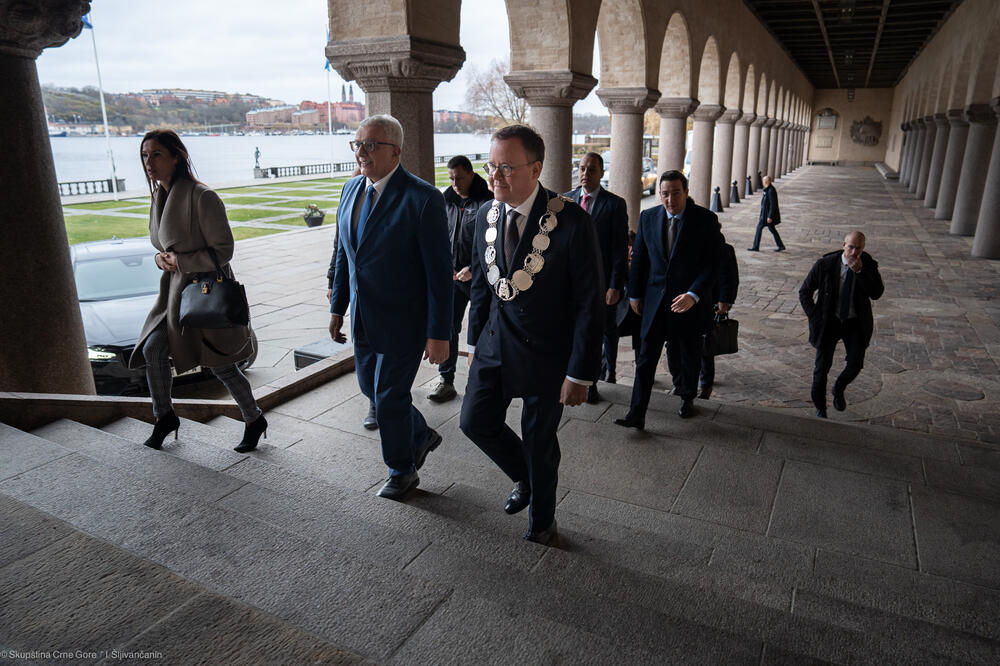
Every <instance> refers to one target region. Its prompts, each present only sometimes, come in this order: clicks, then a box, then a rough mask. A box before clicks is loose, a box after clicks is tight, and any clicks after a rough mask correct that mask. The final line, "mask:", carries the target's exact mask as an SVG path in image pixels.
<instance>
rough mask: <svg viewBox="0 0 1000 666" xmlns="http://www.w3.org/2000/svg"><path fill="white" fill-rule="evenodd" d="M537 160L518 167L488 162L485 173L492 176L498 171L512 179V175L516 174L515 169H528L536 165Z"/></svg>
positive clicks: (484, 167) (485, 165) (484, 168)
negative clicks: (529, 166) (527, 167)
mask: <svg viewBox="0 0 1000 666" xmlns="http://www.w3.org/2000/svg"><path fill="white" fill-rule="evenodd" d="M536 161H537V160H534V161H531V162H525V163H524V164H519V165H517V166H511V165H509V164H500V165H497V164H493V162H487V163H486V164H484V165H483V171H485V172H486V175H487V176H492V175H493V174H495V173H496V172H497V171H499V172H500V173H502V174H503V177H504V178H510V174H512V173H514V169H520V168H521V167H526V166H528V165H529V164H534V163H535V162H536Z"/></svg>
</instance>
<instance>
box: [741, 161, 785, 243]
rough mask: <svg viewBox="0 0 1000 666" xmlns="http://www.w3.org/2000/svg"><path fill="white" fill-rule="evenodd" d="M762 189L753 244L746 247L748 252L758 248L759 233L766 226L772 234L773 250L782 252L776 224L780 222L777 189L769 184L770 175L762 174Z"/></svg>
mask: <svg viewBox="0 0 1000 666" xmlns="http://www.w3.org/2000/svg"><path fill="white" fill-rule="evenodd" d="M762 182H763V183H764V189H763V190H762V192H761V197H760V217H759V218H758V219H757V231H756V233H754V236H753V246H751V247H748V248H747V250H749V251H750V252H757V251H758V250H760V234H761V232H762V231H763V230H764V227H767V230H768V231H770V232H771V235H772V236H774V244H775V245H777V246H778V247H776V248H774V251H775V252H784V251H785V244H784V243H782V242H781V234H779V233H778V225H779V224H781V209H780V208H779V207H778V191H777V190H775V189H774V185H772V184H771V177H770V176H764V180H763V181H762Z"/></svg>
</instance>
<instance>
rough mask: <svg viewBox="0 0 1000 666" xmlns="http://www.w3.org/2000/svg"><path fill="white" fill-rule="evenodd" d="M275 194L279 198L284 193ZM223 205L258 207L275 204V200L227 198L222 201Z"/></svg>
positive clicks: (267, 198) (266, 198)
mask: <svg viewBox="0 0 1000 666" xmlns="http://www.w3.org/2000/svg"><path fill="white" fill-rule="evenodd" d="M275 194H276V195H278V196H282V195H283V194H284V193H283V192H275ZM222 203H224V204H238V205H248V206H257V205H267V204H270V203H274V199H272V198H269V197H225V198H223V199H222Z"/></svg>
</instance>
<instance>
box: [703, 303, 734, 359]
mask: <svg viewBox="0 0 1000 666" xmlns="http://www.w3.org/2000/svg"><path fill="white" fill-rule="evenodd" d="M739 330H740V322H738V321H737V320H735V319H730V318H729V315H727V314H722V313H719V314H717V315H715V324H714V325H713V326H712V328H711V329H710V330H709V331H708V333H706V334H705V346H704V348H703V349H702V356H723V355H724V354H735V353H736V352H738V351H739V346H738V345H737V342H736V339H737V337H738V336H739Z"/></svg>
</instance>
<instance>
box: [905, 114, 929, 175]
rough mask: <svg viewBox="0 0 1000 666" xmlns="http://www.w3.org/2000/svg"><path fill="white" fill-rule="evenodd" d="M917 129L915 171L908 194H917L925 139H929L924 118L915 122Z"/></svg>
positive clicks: (912, 173)
mask: <svg viewBox="0 0 1000 666" xmlns="http://www.w3.org/2000/svg"><path fill="white" fill-rule="evenodd" d="M913 124H914V127H915V128H916V130H917V131H916V135H915V138H914V140H913V169H912V170H911V171H910V183H909V185H907V186H906V191H907V192H916V191H917V183H918V182H919V181H920V164H921V163H922V162H923V159H924V139H926V138H927V126H926V125H924V121H923V119H922V118H918V119H917V120H914V121H913Z"/></svg>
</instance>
